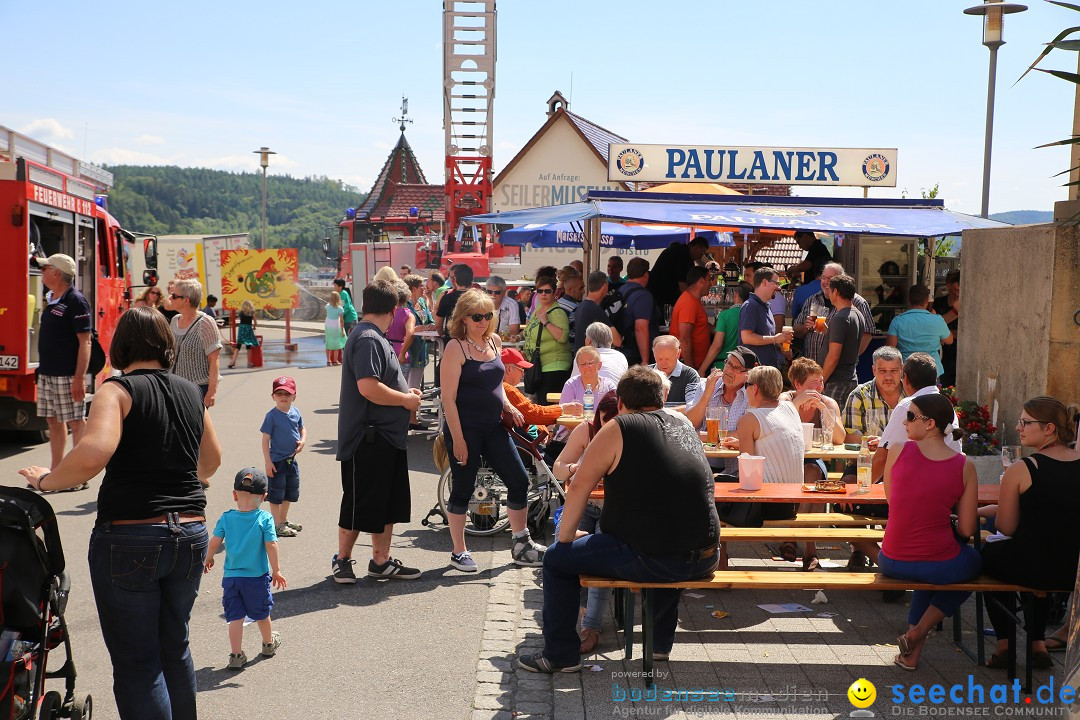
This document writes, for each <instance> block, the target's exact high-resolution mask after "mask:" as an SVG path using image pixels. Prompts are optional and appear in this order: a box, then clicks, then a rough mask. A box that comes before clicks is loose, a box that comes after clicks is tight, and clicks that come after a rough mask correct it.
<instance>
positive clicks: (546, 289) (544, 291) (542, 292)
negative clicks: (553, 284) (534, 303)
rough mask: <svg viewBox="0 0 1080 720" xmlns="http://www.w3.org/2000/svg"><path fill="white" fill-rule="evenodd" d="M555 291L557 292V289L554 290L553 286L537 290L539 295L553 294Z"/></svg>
mask: <svg viewBox="0 0 1080 720" xmlns="http://www.w3.org/2000/svg"><path fill="white" fill-rule="evenodd" d="M553 292H555V291H554V290H552V289H551V288H544V289H543V290H537V291H536V294H537V295H551V294H552V293H553Z"/></svg>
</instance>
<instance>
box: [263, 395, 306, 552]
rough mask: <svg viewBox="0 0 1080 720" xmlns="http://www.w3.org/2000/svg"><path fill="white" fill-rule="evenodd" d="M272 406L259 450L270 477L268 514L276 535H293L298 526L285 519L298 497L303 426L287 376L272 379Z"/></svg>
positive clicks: (304, 429) (303, 436)
mask: <svg viewBox="0 0 1080 720" xmlns="http://www.w3.org/2000/svg"><path fill="white" fill-rule="evenodd" d="M271 397H273V398H274V408H273V409H272V410H270V412H268V413H266V417H265V418H263V424H262V427H261V428H260V430H261V431H262V450H263V464H264V465H265V466H266V476H267V477H268V478H269V480H270V485H269V491H268V493H267V494H268V499H269V501H270V514H271V515H273V516H274V529H275V530H277V534H278V537H296V534H297V533H298V532H300V531H301V530H303V529H304V528H303V526H302V525H298V524H297V523H293V522H289V505H291V504H292V503H294V502H296V501H297V500H299V499H300V465H299V463H297V461H296V456H297V455H298V454H299V453H300V451H301V450H303V449H304V441H305V440H306V439H307V429H306V428H304V418H302V417H301V416H300V411H299V410H297V409H296V408H294V407H293V400H295V399H296V381H295V380H293V379H292V378H291V377H289V376H288V375H282V376H281V377H279V378H277V379H275V380H274V388H273V390H272V391H271Z"/></svg>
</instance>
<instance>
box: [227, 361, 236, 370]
mask: <svg viewBox="0 0 1080 720" xmlns="http://www.w3.org/2000/svg"><path fill="white" fill-rule="evenodd" d="M228 367H229V369H230V370H232V369H234V368H235V367H236V363H233V364H232V365H229V366H228Z"/></svg>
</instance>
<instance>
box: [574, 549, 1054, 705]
mask: <svg viewBox="0 0 1080 720" xmlns="http://www.w3.org/2000/svg"><path fill="white" fill-rule="evenodd" d="M751 529H757V530H761V529H762V528H745V529H744V530H751ZM734 532H735V531H734V530H732V531H731V533H732V534H734ZM742 537H744V538H745V537H746V536H742ZM729 539H733V538H731V537H729V536H727V532H725V538H724V540H725V541H727V540H729ZM581 585H582V586H583V587H587V588H594V587H595V588H609V589H612V590H615V591H616V624H617V625H618V624H619V622H620V621H621V625H622V630H623V635H624V642H625V659H626V660H630V659H632V657H633V645H634V642H633V632H634V631H633V628H634V594H638V593H640V594H641V638H642V655H643V658H642V670H643V671H644V676H645V680H646V685H647V686H651V685H652V677H653V676H652V670H653V616H652V608H653V590H656V589H657V588H660V589H664V588H678V589H680V590H874V591H879V590H880V591H885V590H894V591H895V590H903V591H906V590H957V591H967V592H1019V593H1027V594H1021V595H1020V598H1021V616H1022V617H1018V616H1017V615H1015V614H1013V613H1010V620H1011V622H1010V623H1009V633H1008V639H1009V652H1008V679H1009V680H1012V679H1014V678H1015V677H1016V636H1017V632H1016V628H1017V625H1023V626H1024V627H1027V626H1028V625H1029V624H1030V622H1031V619H1032V614H1031V603H1030V599H1031V597H1032V595H1038V596H1044V595H1046V593H1047V592H1049V591H1039V590H1032V589H1031V588H1026V587H1023V586H1021V585H1013V584H1010V583H1005V582H1002V581H1000V580H997V579H995V578H992V577H988V576H981V577H978V578H976V579H974V580H971V581H969V582H964V583H954V584H952V585H933V584H930V583H923V582H914V581H909V580H898V579H896V578H890V577H886V576H884V575H882V574H880V573H868V572H846V571H843V572H841V571H828V572H812V573H808V572H798V571H794V572H791V571H782V570H780V571H778V570H718V571H716V572H714V573H713V574H712V575H711V576H710V577H704V578H700V579H697V580H684V581H681V582H677V583H649V582H638V581H633V580H618V579H614V578H605V577H596V576H592V575H582V576H581ZM1071 590H1072V589H1071V588H1070V589H1069V590H1067V591H1062V592H1071ZM620 595H621V596H622V597H621V598H620ZM987 599H988V600H990V601H991V602H995V600H994V599H993V598H987ZM620 610H621V612H620ZM980 615H981V613H980ZM979 624H980V627H977V628H975V632H976V635H977V646H978V648H977V659H976V657H973V656H972V654H971V653H970V652H968V650H967V649H966V648H964V647H963V646H962V645H961V644H960V642H961V627H960V611H959V609H958V610H957V611H956V614H955V615H954V616H953V643H954V644H955V645H957V647H959V648H960V649H961V650H963V651H964V654H966V655H967V656H968V657H970V658H972V660H976V662H978V663H979V664H982V662H983V654H984V650H983V634H982V627H981V618H980V622H979ZM1024 649H1025V654H1024V658H1025V666H1026V667H1025V684H1024V687H1023V690H1024V692H1025V693H1029V694H1030V692H1031V687H1032V663H1031V659H1032V650H1031V638H1030V636H1028V637H1027V638H1026V642H1025V648H1024Z"/></svg>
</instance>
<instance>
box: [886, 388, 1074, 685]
mask: <svg viewBox="0 0 1080 720" xmlns="http://www.w3.org/2000/svg"><path fill="white" fill-rule="evenodd" d="M952 422H953V407H952V403H951V402H949V399H948V398H947V397H945V396H944V395H940V394H938V393H932V394H929V395H917V396H915V397H913V398H912V400H911V405H909V406H908V411H907V415H906V420H905V421H904V427H905V429H906V430H907V437H908V442H903V443H893V444H891V445H889V457H888V459H887V460H886V463H885V497H886V498H887V499H888V501H889V524H888V525H887V526H886V527H885V539H884V541H883V542H882V543H881V552H879V553H878V565H879V566H880V567H881V572H882V574H884V575H887V576H889V577H894V578H899V579H901V580H913V581H917V582H925V583H932V584H935V585H948V584H951V583H959V582H966V581H968V580H972V579H973V578H976V577H978V575H979V571H980V570H981V568H982V560H981V558H980V557H979V553H978V551H977V550H975V548H973V547H971V546H970V545H968V544H967V541H968V538H970V537H971V536H972V535H973V534H974V533H975V532H976V531H977V530H978V521H977V519H976V516H975V514H976V510H977V509H978V503H979V494H978V493H979V480H978V477H977V476H976V474H975V466H974V465H973V464H972V463H971V461H970V460H968V459H967V458H966V457H964V455H963V454H961V453H958V452H956V451H955V450H953V449H952V448H950V447H949V446H948V445H946V444H945V436H946V434H948V435H951V436H952V437H953V438H954V439H959V438H960V437H962V435H963V433H962V432H961V431H960V430H959V429H958V428H956V427H955V426H953V424H952ZM954 510H955V513H956V526H955V528H954V527H953V525H952V514H953V512H954ZM1074 568H1075V564H1074ZM970 594H971V593H969V592H962V591H955V590H916V591H915V592H914V593H913V595H912V598H911V607H910V609H909V610H908V630H907V632H905V633H904V634H903V635H900V636H899V637H897V638H896V644H897V646H898V647H899V648H900V654H899V655H897V656H896V657H895V658H893V662H894V663H895V664H896V665H897V666H898V667H900V668H901V669H903V670H916V669H917V668H918V665H919V656H920V655H921V654H922V650H923V645H924V644H925V642H926V638H927V636H928V635H929V633H930V631H931V630H932V629H933V628H934V626H935V625H937V624H938V623H939V622H941V621H942V620H943V619H945V618H947V617H951V616H952V614H953V613H954V612H956V610H957V609H958V608H959V607H960V606H961V605H962V604H963V603H964V601H965V600H966V599H967V597H968V595H970Z"/></svg>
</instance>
